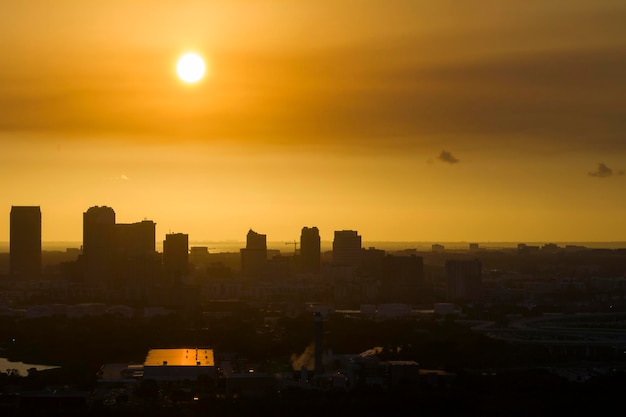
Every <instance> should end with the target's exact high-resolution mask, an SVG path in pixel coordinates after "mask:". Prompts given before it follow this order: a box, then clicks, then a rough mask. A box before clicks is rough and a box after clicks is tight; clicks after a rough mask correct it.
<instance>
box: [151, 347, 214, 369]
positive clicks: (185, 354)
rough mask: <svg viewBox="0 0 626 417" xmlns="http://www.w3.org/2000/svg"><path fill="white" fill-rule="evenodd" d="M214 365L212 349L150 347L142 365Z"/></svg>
mask: <svg viewBox="0 0 626 417" xmlns="http://www.w3.org/2000/svg"><path fill="white" fill-rule="evenodd" d="M164 365H167V366H215V360H214V357H213V349H207V348H178V349H150V351H149V352H148V356H147V357H146V360H145V362H144V366H164Z"/></svg>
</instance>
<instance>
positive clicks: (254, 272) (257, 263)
mask: <svg viewBox="0 0 626 417" xmlns="http://www.w3.org/2000/svg"><path fill="white" fill-rule="evenodd" d="M240 254H241V274H242V275H243V276H250V277H255V276H256V277H258V276H260V275H262V274H263V273H264V272H265V268H266V263H267V236H265V235H262V234H260V233H257V232H255V231H254V230H252V229H250V230H249V231H248V235H247V236H246V247H245V248H244V249H241V250H240Z"/></svg>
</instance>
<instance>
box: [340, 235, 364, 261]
mask: <svg viewBox="0 0 626 417" xmlns="http://www.w3.org/2000/svg"><path fill="white" fill-rule="evenodd" d="M362 251H363V250H362V248H361V236H360V235H359V234H358V233H357V232H356V231H354V230H336V231H335V239H334V240H333V263H335V264H340V265H349V266H360V265H361V261H362V255H363V254H362Z"/></svg>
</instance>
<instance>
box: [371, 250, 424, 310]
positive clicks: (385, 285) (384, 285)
mask: <svg viewBox="0 0 626 417" xmlns="http://www.w3.org/2000/svg"><path fill="white" fill-rule="evenodd" d="M423 284H424V260H423V258H422V257H421V256H416V255H409V256H395V255H387V256H385V260H384V269H383V278H382V279H381V296H382V298H383V299H382V302H386V303H389V302H392V303H408V304H415V303H418V302H419V301H420V290H422V288H423Z"/></svg>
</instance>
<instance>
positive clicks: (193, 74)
mask: <svg viewBox="0 0 626 417" xmlns="http://www.w3.org/2000/svg"><path fill="white" fill-rule="evenodd" d="M205 72H206V65H205V64H204V60H203V59H202V57H201V56H200V55H198V54H197V53H195V52H188V53H186V54H184V55H182V56H181V57H180V58H178V63H177V64H176V73H177V74H178V77H179V78H180V79H181V80H183V81H184V82H186V83H195V82H198V81H200V80H201V79H202V77H204V73H205Z"/></svg>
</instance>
